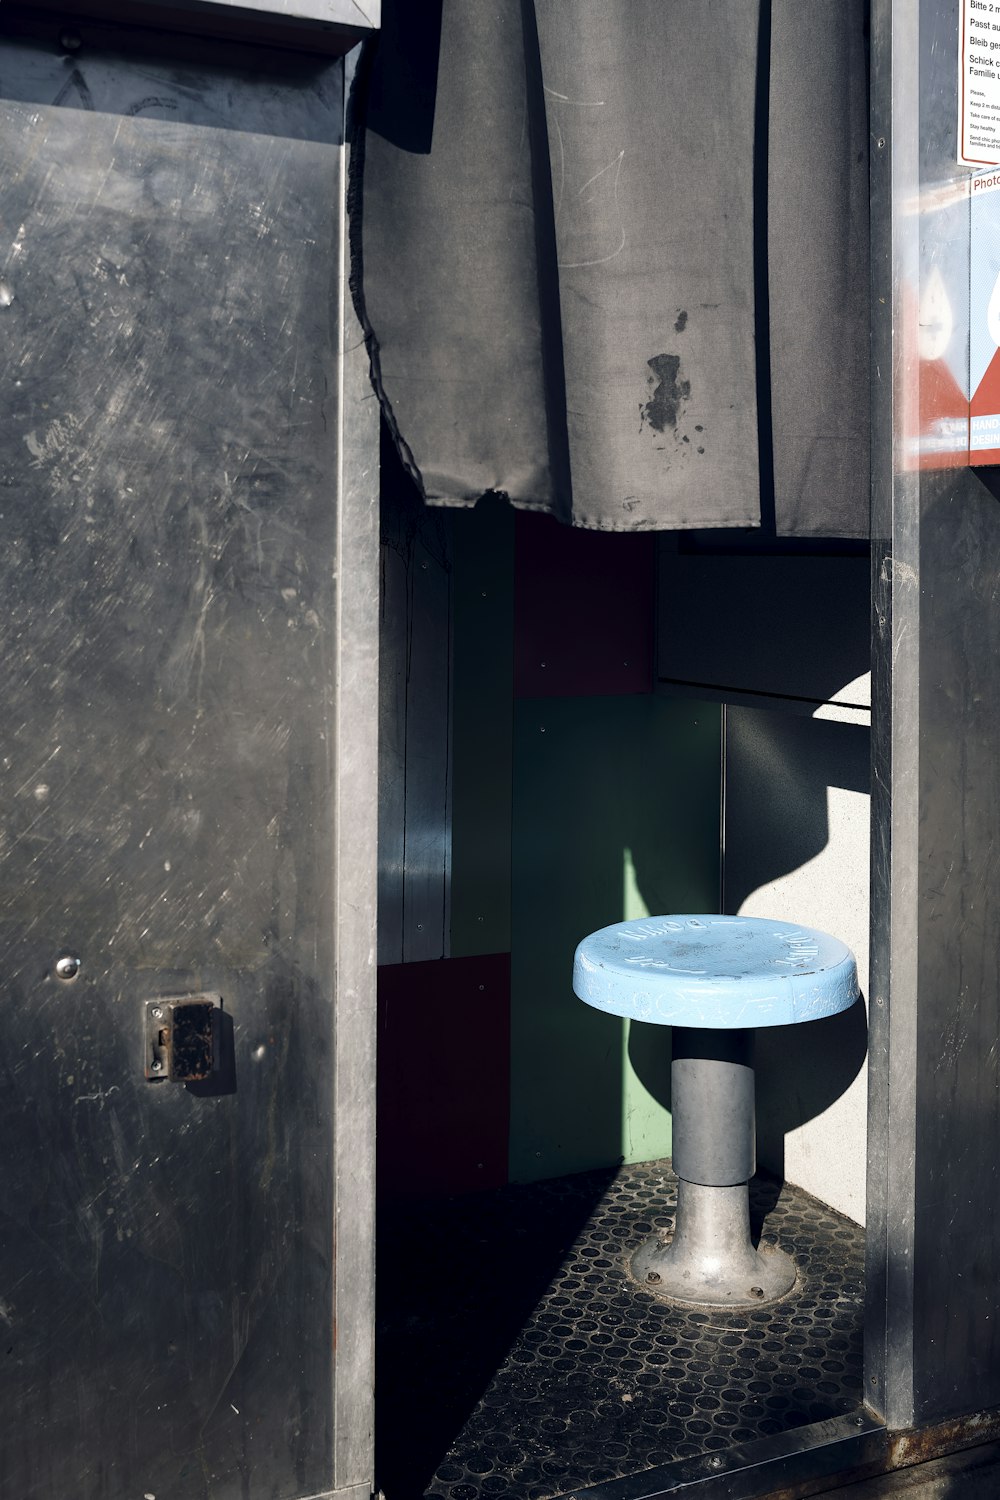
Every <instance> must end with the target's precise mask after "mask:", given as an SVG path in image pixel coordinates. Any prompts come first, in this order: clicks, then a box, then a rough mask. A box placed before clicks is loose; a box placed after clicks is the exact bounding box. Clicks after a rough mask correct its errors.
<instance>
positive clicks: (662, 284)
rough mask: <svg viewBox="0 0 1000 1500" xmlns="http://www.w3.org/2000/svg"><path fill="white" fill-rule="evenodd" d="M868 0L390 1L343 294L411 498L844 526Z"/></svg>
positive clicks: (861, 503) (648, 519) (619, 520)
mask: <svg viewBox="0 0 1000 1500" xmlns="http://www.w3.org/2000/svg"><path fill="white" fill-rule="evenodd" d="M864 14H865V7H864V0H815V3H810V4H803V3H802V0H433V3H431V0H395V3H387V4H386V6H385V10H384V30H383V35H382V38H381V41H380V43H379V45H378V48H377V52H376V56H375V59H374V63H373V65H372V70H371V74H370V77H369V79H368V83H367V89H368V100H367V112H366V121H367V123H366V130H365V135H364V140H363V143H362V146H363V149H361V150H359V151H357V152H356V153H355V156H356V162H358V163H360V175H359V178H358V180H357V181H356V182H355V184H354V188H353V192H352V205H353V207H352V239H353V245H354V251H355V262H354V290H355V295H356V300H357V303H358V307H359V312H360V314H361V316H362V321H363V324H364V326H365V328H366V332H367V335H368V339H369V348H370V351H371V354H372V361H373V372H374V376H375V381H376V386H377V389H378V391H379V395H380V398H381V399H382V402H383V406H384V409H385V411H386V415H387V418H388V420H389V424H390V428H391V430H392V432H393V434H394V436H395V438H396V441H397V444H398V446H399V449H400V452H401V454H402V456H403V459H404V462H405V463H406V464H407V466H408V468H409V469H410V472H411V474H412V475H413V477H414V479H415V480H416V482H417V484H418V486H419V488H420V489H421V491H422V493H423V494H424V496H425V497H426V498H427V499H428V500H429V501H432V502H438V503H451V504H472V503H474V502H475V501H476V500H477V499H478V498H479V497H480V496H481V495H482V494H484V493H486V492H490V491H494V492H500V493H503V494H505V495H507V496H508V497H509V498H510V500H511V501H512V502H513V503H514V504H516V505H519V506H523V507H527V508H533V509H543V510H548V511H550V512H551V513H553V514H554V515H556V516H558V517H560V518H561V519H562V520H564V521H570V522H572V523H574V524H576V525H580V526H586V527H590V528H593V529H598V530H614V531H623V530H649V529H658V530H665V529H674V528H692V527H750V526H757V525H760V524H761V523H762V521H763V524H764V525H765V527H766V528H770V529H772V530H776V531H777V532H778V533H779V534H789V535H840V536H861V535H865V534H867V512H868V487H867V472H868V386H867V345H868V303H867V297H868V290H867V289H868V253H867V160H866V143H867V117H866V78H865V72H866V65H865V39H864V31H863V27H864Z"/></svg>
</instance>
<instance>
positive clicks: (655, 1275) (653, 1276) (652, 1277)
mask: <svg viewBox="0 0 1000 1500" xmlns="http://www.w3.org/2000/svg"><path fill="white" fill-rule="evenodd" d="M659 1279H660V1273H659V1271H647V1272H646V1280H647V1281H652V1282H657V1281H659Z"/></svg>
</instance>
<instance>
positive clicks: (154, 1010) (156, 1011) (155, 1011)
mask: <svg viewBox="0 0 1000 1500" xmlns="http://www.w3.org/2000/svg"><path fill="white" fill-rule="evenodd" d="M149 1014H150V1015H151V1016H152V1018H153V1020H154V1021H158V1020H159V1019H160V1017H161V1016H162V1015H163V1007H162V1006H161V1005H153V1006H151V1007H150V1011H149Z"/></svg>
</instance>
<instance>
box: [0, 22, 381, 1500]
mask: <svg viewBox="0 0 1000 1500" xmlns="http://www.w3.org/2000/svg"><path fill="white" fill-rule="evenodd" d="M15 20H16V18H15ZM14 24H15V23H14V22H13V21H12V22H10V25H12V26H13V25H14ZM3 25H7V22H6V21H5V22H4V23H3ZM3 25H0V31H2V30H3ZM150 42H151V38H150V36H149V35H148V34H147V35H146V36H145V37H143V36H138V37H136V38H131V37H129V36H127V35H126V34H125V33H116V32H114V31H113V30H111V29H108V28H104V29H98V28H94V29H93V30H88V29H83V30H82V45H81V47H80V48H79V50H78V51H76V52H75V53H74V55H73V56H72V57H66V56H65V55H64V54H62V53H61V52H60V50H59V49H58V48H53V47H51V46H49V45H48V43H47V40H46V37H45V34H44V28H43V26H42V25H41V23H40V25H39V32H38V37H37V40H33V39H30V38H26V37H25V34H24V28H23V27H20V28H19V29H18V35H17V36H16V37H15V38H14V39H13V40H8V41H7V42H6V43H5V44H4V45H3V46H2V48H0V96H3V97H4V98H5V102H4V103H3V104H2V105H0V112H2V120H3V132H4V145H5V166H6V170H5V176H4V184H3V189H2V194H0V204H2V210H3V218H4V224H5V227H6V248H5V254H4V266H3V277H4V285H5V292H4V296H3V298H2V301H3V303H4V307H3V311H2V313H0V316H2V318H3V320H4V322H3V327H4V333H5V339H4V342H3V349H2V379H3V385H4V399H5V410H6V413H7V422H6V425H5V428H4V434H3V438H2V440H0V475H2V485H3V491H2V493H3V503H2V506H0V534H2V537H3V545H2V549H0V573H2V583H0V598H2V600H3V606H2V611H0V630H2V635H3V651H2V653H0V698H2V701H3V705H4V712H3V718H2V723H0V774H2V777H3V785H4V817H3V822H2V840H3V855H4V857H3V862H2V866H0V975H2V980H3V989H2V1014H0V1027H2V1029H3V1033H4V1041H3V1045H2V1047H0V1059H2V1062H0V1066H2V1069H3V1076H4V1087H3V1091H2V1097H0V1128H2V1130H3V1137H4V1141H5V1147H6V1152H5V1161H6V1165H5V1169H4V1195H3V1213H4V1217H5V1220H6V1228H5V1232H4V1234H3V1236H2V1250H0V1263H2V1272H3V1275H2V1280H3V1296H4V1317H5V1320H6V1323H7V1342H8V1348H9V1355H8V1358H7V1360H6V1362H5V1378H4V1393H3V1401H4V1408H5V1412H6V1419H5V1422H4V1423H3V1428H2V1439H0V1444H2V1446H0V1488H2V1490H3V1492H4V1493H10V1494H18V1495H22V1496H24V1497H25V1500H49V1497H51V1496H53V1495H60V1494H75V1495H79V1496H81V1497H85V1500H120V1497H121V1496H123V1495H126V1494H132V1493H136V1494H144V1493H148V1494H156V1495H158V1496H161V1497H163V1496H168V1497H169V1496H176V1497H178V1500H180V1497H183V1500H198V1497H204V1500H207V1497H209V1496H211V1497H212V1500H229V1497H234V1500H235V1497H237V1496H239V1497H241V1500H243V1497H246V1496H250V1497H253V1500H257V1497H264V1496H266V1497H275V1500H277V1497H282V1500H284V1497H293V1496H303V1495H310V1496H313V1495H318V1494H320V1493H329V1492H332V1491H333V1490H334V1489H336V1488H338V1487H344V1488H349V1489H350V1488H354V1489H356V1488H357V1487H358V1486H359V1485H363V1484H364V1483H365V1482H366V1481H367V1474H366V1472H365V1467H364V1461H363V1458H362V1457H361V1456H360V1454H359V1442H358V1440H357V1438H356V1437H355V1438H353V1439H347V1440H346V1443H345V1437H344V1433H343V1432H342V1431H338V1432H335V1420H334V1413H335V1410H336V1412H337V1415H338V1417H340V1418H342V1419H343V1421H344V1422H348V1421H354V1422H355V1430H357V1407H358V1395H357V1393H356V1392H355V1393H353V1394H352V1392H351V1391H350V1390H347V1391H343V1390H338V1391H335V1388H334V1380H333V1331H332V1323H333V1319H334V1317H335V1315H336V1312H337V1310H338V1306H339V1304H341V1303H343V1302H344V1301H345V1300H346V1298H345V1293H346V1291H347V1289H348V1287H347V1284H345V1285H344V1286H343V1287H340V1286H338V1287H337V1288H336V1289H335V1286H334V1240H335V1226H334V1218H335V1208H338V1207H339V1208H342V1207H343V1203H335V1196H336V1193H337V1192H340V1191H341V1189H342V1186H344V1185H345V1184H346V1185H347V1186H348V1187H349V1182H348V1175H347V1171H346V1168H347V1162H346V1159H345V1157H346V1153H347V1151H348V1150H349V1149H350V1147H351V1143H352V1141H353V1142H354V1144H355V1145H356V1146H357V1148H358V1150H359V1153H360V1157H359V1161H358V1163H357V1172H358V1177H359V1179H360V1180H361V1182H362V1184H363V1182H364V1177H365V1171H366V1162H367V1157H366V1154H365V1141H366V1139H367V1135H366V1130H365V1127H364V1124H363V1123H362V1125H361V1128H360V1129H359V1130H358V1129H355V1130H354V1131H353V1133H352V1132H351V1131H349V1130H348V1131H345V1137H344V1141H343V1142H339V1141H335V1099H336V1103H337V1105H338V1107H340V1108H341V1109H342V1110H344V1111H345V1117H346V1111H347V1108H348V1106H349V1104H350V1100H349V1097H348V1096H347V1093H346V1089H345V1087H344V1085H345V1081H346V1079H347V1078H348V1069H347V1067H346V1064H345V1059H344V1055H343V1051H341V1052H340V1053H339V1054H338V1051H337V1048H336V1042H337V1040H338V1036H337V1034H336V1033H335V1007H334V997H335V988H336V985H337V980H338V975H339V976H341V977H342V978H344V979H345V982H346V983H347V984H348V985H349V987H350V988H351V996H350V1004H348V1005H346V1006H345V1008H344V1012H343V1016H342V1021H343V1035H342V1036H341V1037H340V1038H339V1040H340V1041H341V1042H342V1043H343V1044H344V1045H345V1046H346V1045H347V1043H348V1041H349V1040H350V1039H351V1038H352V1037H353V1038H354V1040H355V1041H358V1040H359V1039H361V1040H363V1037H364V1033H365V1021H364V1014H363V1013H364V994H363V991H364V986H365V977H364V976H365V972H366V964H367V966H368V967H370V965H371V956H372V955H371V934H370V931H368V932H367V935H366V932H365V925H366V919H365V914H364V909H365V907H367V927H368V928H369V929H370V926H371V920H370V919H371V898H370V895H369V894H368V888H369V883H370V880H369V875H368V871H367V868H366V865H365V858H366V856H365V854H364V839H363V837H362V833H363V828H362V825H363V823H364V820H365V811H364V809H365V806H366V798H367V805H368V806H369V814H368V817H369V821H370V822H371V821H372V818H371V808H370V804H371V796H370V794H369V793H368V792H367V791H366V790H365V785H364V778H363V777H362V776H360V775H359V772H358V770H357V767H354V768H351V769H350V770H349V774H348V776H347V778H346V780H345V782H344V784H343V785H342V786H340V787H338V783H337V752H338V749H340V750H341V751H342V750H343V748H344V746H345V744H347V743H348V741H349V739H350V736H349V734H348V733H347V732H346V725H345V722H344V718H343V714H342V712H339V711H338V703H337V679H338V673H339V674H341V675H342V676H343V675H344V674H347V675H349V676H350V679H351V680H350V692H351V693H352V694H353V695H354V696H353V700H352V701H355V702H357V701H358V699H359V695H360V694H362V692H365V693H367V697H368V701H369V702H370V701H371V694H372V689H373V682H372V680H371V678H372V672H373V664H372V663H371V662H370V661H368V660H367V659H366V657H365V655H364V653H360V654H359V653H358V652H355V651H352V650H350V649H348V650H346V651H345V650H344V649H342V647H343V643H342V641H338V625H339V626H341V627H343V628H345V629H352V628H353V625H352V624H351V622H352V621H353V622H357V621H359V620H363V619H364V617H365V611H366V607H367V606H366V599H365V592H364V589H363V588H362V587H361V586H360V580H359V581H358V586H357V587H352V589H350V590H345V591H344V592H340V591H338V590H337V589H336V588H335V578H336V574H337V571H338V567H340V568H346V567H348V566H350V565H351V564H352V563H356V562H357V561H358V559H360V565H361V567H362V569H364V567H365V566H366V564H365V563H364V557H365V547H366V546H367V545H368V542H369V540H370V535H369V534H370V531H371V527H370V509H371V507H370V501H369V503H368V508H367V510H366V509H365V508H364V507H363V506H362V507H361V508H360V509H359V511H358V514H357V516H355V517H353V518H352V519H351V520H350V521H349V522H346V523H345V518H344V516H343V515H342V513H341V511H340V509H339V504H338V490H339V489H340V487H341V478H340V475H341V465H342V463H343V462H344V461H345V458H344V455H343V453H342V449H341V444H340V440H339V433H340V428H341V402H340V394H339V393H340V390H341V384H342V373H343V369H342V362H341V332H342V327H343V324H342V275H341V246H342V202H343V151H342V144H341V142H342V134H343V88H342V79H343V70H342V65H340V64H339V63H337V64H330V63H327V64H326V65H325V66H322V67H321V66H320V65H318V64H316V63H310V62H308V61H307V60H301V61H299V62H295V61H293V60H290V59H283V58H282V57H281V56H280V55H278V54H270V55H269V54H263V53H259V52H258V53H251V52H247V53H242V54H241V53H240V52H239V50H238V49H235V48H232V49H227V51H226V54H225V56H224V57H221V56H219V57H213V56H212V55H211V54H209V53H208V52H206V51H205V50H204V46H203V44H198V50H197V51H195V50H193V48H194V45H195V44H190V45H189V44H186V43H177V47H176V50H172V44H170V43H168V42H167V41H166V39H164V38H157V39H156V46H155V48H153V47H152V46H151V45H150ZM255 70H257V71H255ZM12 100H19V101H21V102H12ZM45 100H51V101H55V103H54V104H53V103H46V102H43V101H45ZM357 441H358V439H357V435H356V437H355V442H357ZM355 451H356V450H355ZM344 493H345V494H347V493H351V494H352V495H353V497H354V502H357V500H358V491H357V487H355V488H354V489H353V490H352V489H351V487H345V489H344ZM352 503H353V502H352ZM366 516H368V517H369V520H368V523H367V530H366V519H365V518H366ZM371 576H372V575H371V570H370V571H369V578H371ZM368 593H369V596H370V593H371V589H370V583H369V589H368ZM368 603H369V605H370V598H369V601H368ZM369 655H371V653H369ZM358 729H359V732H360V735H361V740H362V745H361V749H362V752H364V743H363V741H364V731H365V725H364V721H363V720H360V721H359V724H358ZM369 757H370V750H369ZM370 763H371V759H369V764H370ZM355 796H356V797H357V802H356V803H355V804H353V810H352V798H353V797H355ZM338 806H339V807H340V808H341V810H342V814H343V815H342V816H341V817H339V818H338V816H337V813H338ZM368 843H369V848H370V846H371V845H372V843H373V839H372V838H371V837H369V840H368ZM354 856H358V857H359V859H360V863H359V866H358V867H357V868H354V869H352V870H351V878H352V879H353V881H354V887H353V890H352V891H351V898H352V901H353V903H354V905H355V907H356V908H359V909H361V910H362V917H361V919H360V921H358V922H356V923H355V924H354V926H353V927H351V928H350V930H349V932H348V939H347V942H346V945H345V947H344V948H343V949H342V950H341V951H340V952H338V951H337V944H336V943H335V924H336V918H337V915H338V912H340V913H341V914H344V913H346V910H347V905H348V903H347V901H346V893H344V892H343V883H344V880H345V878H346V877H345V874H344V866H345V865H346V864H347V863H348V861H350V860H351V859H352V857H354ZM368 859H369V864H370V856H368ZM338 866H339V867H340V871H341V874H340V888H339V889H338V881H337V870H338ZM342 897H343V899H342ZM66 956H73V957H78V958H79V960H80V969H79V974H78V976H77V977H76V978H75V979H73V980H70V981H64V980H61V979H60V978H59V977H58V970H57V968H56V964H57V961H58V960H59V958H60V957H66ZM201 990H211V991H215V992H217V993H218V994H219V995H220V996H221V997H222V1008H223V1014H224V1018H225V1019H224V1022H223V1027H222V1038H223V1051H224V1055H223V1067H222V1070H221V1071H220V1072H217V1073H215V1074H214V1075H213V1076H212V1078H211V1079H209V1080H208V1081H207V1082H206V1083H204V1084H191V1085H188V1086H184V1085H182V1084H178V1083H172V1082H162V1083H161V1082H147V1081H146V1079H145V1078H144V1076H143V1031H142V1003H143V1002H144V1001H145V1000H147V999H149V998H150V997H155V996H159V995H163V994H167V993H169V994H178V993H180V994H184V993H191V992H195V991H201ZM369 1010H371V1007H370V1006H369ZM371 1020H372V1021H373V1013H372V1015H371ZM352 1028H353V1029H352ZM365 1066H366V1059H365V1054H364V1052H363V1051H362V1053H361V1055H360V1057H359V1058H358V1059H357V1060H356V1072H357V1074H358V1075H359V1083H360V1084H361V1085H364V1079H363V1078H361V1077H360V1075H362V1074H363V1073H364V1069H365ZM363 1092H364V1088H363V1087H362V1093H363ZM350 1206H351V1207H352V1209H353V1213H354V1217H355V1218H357V1217H358V1216H360V1218H361V1219H362V1220H363V1219H364V1216H365V1203H364V1192H362V1193H361V1195H360V1197H359V1196H358V1195H357V1194H355V1199H354V1201H353V1202H352V1203H351V1204H350ZM369 1219H370V1215H369ZM362 1229H363V1225H362ZM345 1238H346V1242H347V1245H348V1248H349V1249H350V1250H351V1253H352V1254H353V1268H352V1270H351V1274H352V1275H353V1276H354V1277H355V1279H356V1281H357V1280H358V1279H359V1278H360V1279H361V1281H362V1282H363V1278H364V1275H365V1254H366V1250H365V1245H366V1237H365V1234H364V1233H363V1232H362V1233H361V1234H360V1235H358V1234H355V1235H354V1236H353V1238H352V1235H351V1234H350V1233H348V1234H347V1235H346V1236H345ZM359 1247H360V1248H359ZM368 1281H369V1283H370V1271H369V1272H368ZM362 1292H363V1288H362ZM362 1300H363V1296H362ZM348 1334H349V1342H350V1341H351V1340H353V1346H354V1360H355V1365H356V1366H359V1365H363V1363H364V1346H365V1333H364V1330H361V1331H360V1333H359V1330H358V1328H357V1325H356V1324H355V1325H354V1326H351V1327H349V1328H348ZM369 1342H370V1340H369ZM368 1368H369V1387H368V1390H367V1392H365V1391H363V1390H362V1392H361V1404H362V1412H363V1408H364V1404H365V1403H366V1402H367V1403H368V1405H369V1406H370V1355H369V1357H368ZM362 1426H363V1422H362ZM369 1426H370V1419H369ZM363 1441H364V1440H363V1438H362V1439H361V1446H363Z"/></svg>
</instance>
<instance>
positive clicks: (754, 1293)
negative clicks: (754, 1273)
mask: <svg viewBox="0 0 1000 1500" xmlns="http://www.w3.org/2000/svg"><path fill="white" fill-rule="evenodd" d="M750 1295H751V1297H763V1295H764V1288H763V1287H762V1286H752V1287H751V1288H750Z"/></svg>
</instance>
